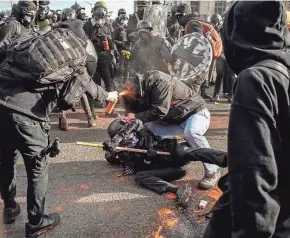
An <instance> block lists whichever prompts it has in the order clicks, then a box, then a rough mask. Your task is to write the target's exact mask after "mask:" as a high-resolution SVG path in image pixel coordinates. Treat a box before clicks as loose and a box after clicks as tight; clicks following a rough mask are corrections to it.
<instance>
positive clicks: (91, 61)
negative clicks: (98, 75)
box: [86, 40, 98, 76]
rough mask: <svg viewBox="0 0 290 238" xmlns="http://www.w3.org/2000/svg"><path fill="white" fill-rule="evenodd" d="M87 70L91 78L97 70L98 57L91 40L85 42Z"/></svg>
mask: <svg viewBox="0 0 290 238" xmlns="http://www.w3.org/2000/svg"><path fill="white" fill-rule="evenodd" d="M86 52H87V65H86V66H87V70H88V73H89V75H90V76H93V75H94V74H95V72H96V70H97V63H98V56H97V52H96V50H95V47H94V45H93V43H92V42H91V40H87V48H86Z"/></svg>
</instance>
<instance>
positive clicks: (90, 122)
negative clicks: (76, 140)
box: [81, 94, 97, 127]
mask: <svg viewBox="0 0 290 238" xmlns="http://www.w3.org/2000/svg"><path fill="white" fill-rule="evenodd" d="M81 103H82V106H83V109H84V112H85V115H86V117H87V120H88V127H95V126H97V123H96V119H95V118H94V116H93V114H92V110H91V107H90V103H89V98H88V96H87V95H86V94H84V95H83V96H82V98H81ZM95 116H96V115H95Z"/></svg>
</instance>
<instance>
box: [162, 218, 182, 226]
mask: <svg viewBox="0 0 290 238" xmlns="http://www.w3.org/2000/svg"><path fill="white" fill-rule="evenodd" d="M178 222H179V219H178V218H171V219H168V220H165V222H164V223H165V226H166V228H169V229H172V228H174V227H176V225H177V223H178Z"/></svg>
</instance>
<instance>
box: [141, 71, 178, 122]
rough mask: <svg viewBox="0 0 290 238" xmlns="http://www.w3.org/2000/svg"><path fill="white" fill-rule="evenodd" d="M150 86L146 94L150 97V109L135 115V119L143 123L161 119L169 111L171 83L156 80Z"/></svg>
mask: <svg viewBox="0 0 290 238" xmlns="http://www.w3.org/2000/svg"><path fill="white" fill-rule="evenodd" d="M157 77H158V76H157ZM152 84H153V85H152V86H150V90H148V91H150V92H146V93H148V94H149V96H150V101H151V103H150V108H149V109H148V110H147V111H145V112H140V113H137V114H136V119H140V120H141V121H142V122H143V123H147V122H153V121H157V120H161V119H163V118H164V117H165V116H166V115H167V113H168V111H169V109H170V103H171V99H172V85H171V83H170V82H168V81H166V80H161V79H156V81H154V82H152Z"/></svg>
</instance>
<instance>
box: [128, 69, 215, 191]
mask: <svg viewBox="0 0 290 238" xmlns="http://www.w3.org/2000/svg"><path fill="white" fill-rule="evenodd" d="M135 80H136V82H134V83H133V87H132V88H131V89H130V88H129V89H128V90H129V91H131V93H129V94H128V95H129V96H127V97H125V98H124V99H125V105H126V111H127V113H128V114H127V116H126V117H125V120H126V121H128V120H131V119H139V120H141V121H142V122H143V123H147V124H146V126H147V128H148V129H149V130H150V131H151V132H152V133H153V134H155V135H157V136H160V137H161V138H165V137H167V136H184V138H185V140H186V141H187V143H188V144H189V145H190V146H191V147H193V148H210V146H209V144H208V141H207V140H206V137H205V136H204V134H205V133H206V131H207V129H208V127H209V124H210V113H209V111H208V109H207V108H206V103H205V101H204V99H203V98H202V97H201V96H200V95H199V94H198V93H197V92H194V91H193V90H192V89H190V88H189V87H188V86H186V85H185V84H184V83H183V82H182V81H181V80H179V79H177V78H175V77H172V76H170V75H168V74H165V73H163V72H160V71H156V70H152V71H148V72H147V73H145V74H144V75H138V74H137V76H136V78H135ZM158 121H159V122H161V123H158ZM204 168H205V176H204V178H203V179H202V180H201V181H200V183H199V185H198V186H199V188H200V189H210V188H212V187H213V186H215V184H216V182H217V181H218V179H219V177H220V171H219V167H217V166H215V165H208V164H204ZM146 174H147V177H151V176H152V171H149V172H148V173H146V172H143V173H142V176H138V175H136V180H137V182H138V183H140V184H142V185H144V186H146V187H149V188H150V189H154V190H155V191H157V192H161V190H162V191H163V192H165V191H164V190H163V189H161V190H160V185H158V184H160V183H161V182H159V181H161V179H162V178H163V175H164V176H166V174H167V172H165V174H163V172H161V174H159V172H158V175H157V176H161V177H158V179H157V181H156V178H154V179H152V180H151V179H149V180H148V179H147V177H146V176H145V175H146ZM178 174H180V170H179V172H178ZM168 176H170V174H168ZM173 177H174V176H173ZM141 178H142V179H141ZM164 179H165V178H164ZM146 181H150V182H149V183H150V184H151V185H150V186H149V184H148V182H146ZM163 187H164V184H163ZM175 188H176V187H175Z"/></svg>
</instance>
